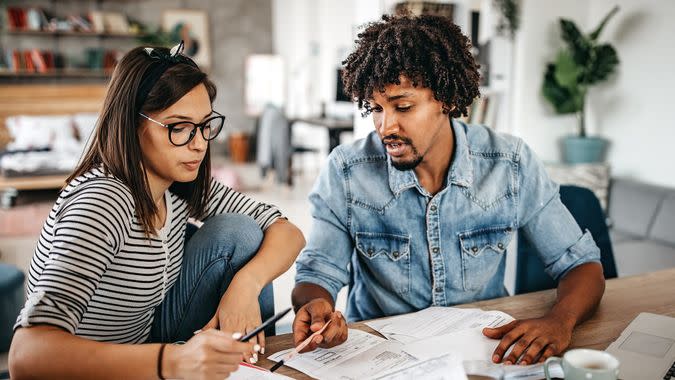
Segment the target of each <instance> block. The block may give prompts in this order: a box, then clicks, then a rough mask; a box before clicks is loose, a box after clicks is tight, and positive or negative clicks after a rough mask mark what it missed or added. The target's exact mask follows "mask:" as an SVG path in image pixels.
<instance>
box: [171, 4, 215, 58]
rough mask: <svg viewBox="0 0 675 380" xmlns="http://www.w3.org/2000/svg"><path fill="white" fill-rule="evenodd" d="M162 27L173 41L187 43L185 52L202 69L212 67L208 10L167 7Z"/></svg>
mask: <svg viewBox="0 0 675 380" xmlns="http://www.w3.org/2000/svg"><path fill="white" fill-rule="evenodd" d="M162 29H163V30H164V31H165V32H166V33H168V35H169V36H170V38H171V40H172V42H174V43H176V44H177V43H179V42H180V41H181V40H183V41H184V43H185V50H184V52H183V54H185V55H186V56H188V57H190V58H192V59H193V60H194V61H195V63H196V64H197V65H199V67H200V68H201V69H202V70H208V69H210V68H211V46H210V41H209V40H210V39H209V36H210V35H209V19H208V14H207V13H206V11H203V10H195V9H167V10H165V11H164V12H163V13H162Z"/></svg>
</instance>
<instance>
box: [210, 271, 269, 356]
mask: <svg viewBox="0 0 675 380" xmlns="http://www.w3.org/2000/svg"><path fill="white" fill-rule="evenodd" d="M260 289H262V287H261V286H259V285H257V284H255V283H253V282H251V281H246V280H245V279H244V277H240V276H239V275H237V276H235V278H234V279H233V280H232V282H231V283H230V286H229V287H228V288H227V291H225V294H223V297H222V298H221V299H220V303H219V304H218V310H216V314H215V315H214V316H213V318H211V320H210V321H209V322H208V323H207V324H206V326H204V327H203V328H202V330H208V329H219V330H221V331H234V332H235V334H236V333H239V334H241V335H246V333H247V332H249V331H251V330H253V329H255V328H256V327H258V326H260V324H261V323H262V320H261V317H260V305H259V304H258V296H259V295H260ZM249 342H251V343H253V344H258V345H259V346H260V348H261V352H262V353H265V333H264V332H263V331H261V332H260V333H259V334H258V335H257V336H255V337H253V338H252V339H251V340H250V341H249ZM244 359H245V360H246V361H248V362H249V363H256V362H257V361H258V353H257V352H255V351H254V350H253V349H251V350H249V351H248V352H244Z"/></svg>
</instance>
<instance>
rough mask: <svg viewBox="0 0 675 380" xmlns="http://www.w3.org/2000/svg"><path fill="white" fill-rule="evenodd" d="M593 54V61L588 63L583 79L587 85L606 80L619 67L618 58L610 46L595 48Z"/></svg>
mask: <svg viewBox="0 0 675 380" xmlns="http://www.w3.org/2000/svg"><path fill="white" fill-rule="evenodd" d="M593 53H594V54H593V57H594V59H593V60H592V61H591V62H589V65H588V69H587V71H586V77H585V78H584V83H586V84H589V85H590V84H594V83H597V82H602V81H604V80H606V79H607V78H608V77H609V76H610V75H611V74H613V73H614V72H615V71H616V67H617V66H618V65H619V56H618V55H617V53H616V50H615V49H614V47H612V45H610V44H602V45H598V46H596V47H595V49H593Z"/></svg>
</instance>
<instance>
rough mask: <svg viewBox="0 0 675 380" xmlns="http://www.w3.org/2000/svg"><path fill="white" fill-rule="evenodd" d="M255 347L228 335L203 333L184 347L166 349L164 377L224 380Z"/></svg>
mask: <svg viewBox="0 0 675 380" xmlns="http://www.w3.org/2000/svg"><path fill="white" fill-rule="evenodd" d="M253 346H254V345H253V343H246V342H237V341H236V340H235V339H233V338H232V333H229V332H227V333H226V332H223V331H219V330H215V329H211V330H208V331H203V332H201V333H199V334H197V335H195V336H194V337H192V338H191V339H190V340H189V341H188V342H187V343H186V344H184V345H180V346H176V345H167V346H166V347H165V353H164V359H163V360H162V363H161V365H162V374H163V375H164V377H166V378H176V379H216V378H217V379H223V378H226V377H228V376H229V375H230V373H232V372H234V371H236V370H237V369H238V368H239V363H240V362H241V360H242V358H243V356H244V352H250V351H252V350H253V349H254V347H253Z"/></svg>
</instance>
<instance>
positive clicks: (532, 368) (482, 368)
mask: <svg viewBox="0 0 675 380" xmlns="http://www.w3.org/2000/svg"><path fill="white" fill-rule="evenodd" d="M463 364H464V370H465V371H466V373H467V374H469V375H478V376H487V377H492V378H495V379H504V380H539V379H543V378H544V377H545V376H544V364H532V365H525V366H521V365H503V364H495V363H492V362H489V361H485V360H473V361H465V362H464V363H463ZM549 370H550V372H551V377H556V378H560V379H562V378H564V377H565V374H564V373H563V370H562V367H561V366H560V364H558V363H553V364H551V365H550V366H549Z"/></svg>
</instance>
